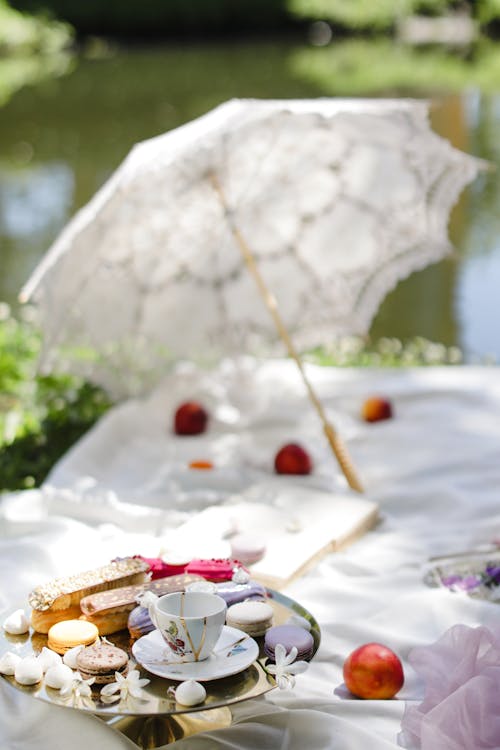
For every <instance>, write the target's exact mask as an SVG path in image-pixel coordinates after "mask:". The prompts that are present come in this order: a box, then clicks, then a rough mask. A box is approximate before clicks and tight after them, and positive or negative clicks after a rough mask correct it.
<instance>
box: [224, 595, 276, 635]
mask: <svg viewBox="0 0 500 750" xmlns="http://www.w3.org/2000/svg"><path fill="white" fill-rule="evenodd" d="M226 623H227V624H228V625H229V626H230V627H233V628H238V630H243V632H244V633H247V634H248V635H251V636H258V635H264V633H265V632H266V630H267V629H268V628H270V627H271V625H272V624H273V608H272V607H271V606H270V605H269V604H266V602H254V601H248V602H238V604H233V605H232V606H231V607H229V609H228V610H227V613H226Z"/></svg>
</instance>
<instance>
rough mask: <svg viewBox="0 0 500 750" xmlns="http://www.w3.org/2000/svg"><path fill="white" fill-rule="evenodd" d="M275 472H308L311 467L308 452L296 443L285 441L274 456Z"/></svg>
mask: <svg viewBox="0 0 500 750" xmlns="http://www.w3.org/2000/svg"><path fill="white" fill-rule="evenodd" d="M274 468H275V471H276V473H277V474H310V473H311V471H312V468H313V463H312V459H311V457H310V455H309V453H308V452H307V451H306V450H305V449H304V448H302V446H301V445H298V444H297V443H287V444H286V445H284V446H283V447H282V448H280V450H279V451H278V452H277V454H276V456H275V458H274Z"/></svg>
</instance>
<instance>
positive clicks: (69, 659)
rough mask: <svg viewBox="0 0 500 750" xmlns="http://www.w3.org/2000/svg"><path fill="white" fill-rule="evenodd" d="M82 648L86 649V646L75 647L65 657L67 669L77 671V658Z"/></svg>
mask: <svg viewBox="0 0 500 750" xmlns="http://www.w3.org/2000/svg"><path fill="white" fill-rule="evenodd" d="M82 648H85V646H73V648H70V649H68V651H66V653H65V654H64V656H63V662H64V664H66V666H67V667H70V669H76V668H77V667H76V657H77V656H78V654H79V653H80V651H81V650H82Z"/></svg>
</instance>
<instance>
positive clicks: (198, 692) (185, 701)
mask: <svg viewBox="0 0 500 750" xmlns="http://www.w3.org/2000/svg"><path fill="white" fill-rule="evenodd" d="M206 697H207V691H206V690H205V688H204V687H203V685H201V684H200V683H199V682H195V681H194V680H186V682H181V684H180V685H178V687H177V688H176V689H175V700H176V701H177V703H180V704H181V706H197V705H198V703H203V701H204V700H205V698H206Z"/></svg>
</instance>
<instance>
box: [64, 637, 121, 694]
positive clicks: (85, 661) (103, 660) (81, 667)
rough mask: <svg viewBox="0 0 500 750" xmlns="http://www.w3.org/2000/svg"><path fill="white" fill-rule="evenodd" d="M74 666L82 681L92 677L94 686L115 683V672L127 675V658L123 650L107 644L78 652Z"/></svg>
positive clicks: (88, 647)
mask: <svg viewBox="0 0 500 750" xmlns="http://www.w3.org/2000/svg"><path fill="white" fill-rule="evenodd" d="M76 666H77V669H78V671H79V673H80V675H81V676H82V677H83V679H84V680H88V679H90V678H91V677H93V678H94V682H95V684H96V685H107V684H108V683H110V682H115V672H118V673H119V674H121V675H123V676H125V675H126V674H127V672H128V656H127V654H126V653H125V651H123V649H121V648H117V647H116V646H112V645H111V644H109V643H95V644H94V645H93V646H87V648H84V649H82V651H80V653H79V654H78V656H77V657H76Z"/></svg>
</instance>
